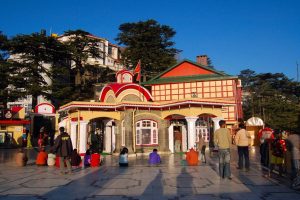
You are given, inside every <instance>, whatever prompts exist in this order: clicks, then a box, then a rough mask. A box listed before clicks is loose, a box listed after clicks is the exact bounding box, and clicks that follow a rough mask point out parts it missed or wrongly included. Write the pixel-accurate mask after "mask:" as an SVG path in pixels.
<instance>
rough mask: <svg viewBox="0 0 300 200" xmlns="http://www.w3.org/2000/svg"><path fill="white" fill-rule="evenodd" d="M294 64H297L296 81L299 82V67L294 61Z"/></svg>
mask: <svg viewBox="0 0 300 200" xmlns="http://www.w3.org/2000/svg"><path fill="white" fill-rule="evenodd" d="M296 65H297V82H299V67H298V62H297V61H296Z"/></svg>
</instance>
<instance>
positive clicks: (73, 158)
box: [71, 149, 81, 167]
mask: <svg viewBox="0 0 300 200" xmlns="http://www.w3.org/2000/svg"><path fill="white" fill-rule="evenodd" d="M80 162H81V157H80V155H79V154H78V152H77V149H73V151H72V155H71V166H73V167H78V166H79V165H80Z"/></svg>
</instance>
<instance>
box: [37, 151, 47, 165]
mask: <svg viewBox="0 0 300 200" xmlns="http://www.w3.org/2000/svg"><path fill="white" fill-rule="evenodd" d="M47 158H48V154H47V153H46V152H45V148H44V147H42V148H41V150H40V152H39V153H38V155H37V158H36V162H35V163H36V164H37V165H38V166H45V165H47Z"/></svg>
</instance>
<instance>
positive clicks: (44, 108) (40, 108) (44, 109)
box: [35, 103, 55, 114]
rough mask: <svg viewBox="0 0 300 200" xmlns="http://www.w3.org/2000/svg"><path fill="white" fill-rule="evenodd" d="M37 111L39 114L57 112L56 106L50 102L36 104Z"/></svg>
mask: <svg viewBox="0 0 300 200" xmlns="http://www.w3.org/2000/svg"><path fill="white" fill-rule="evenodd" d="M35 113H38V114H55V108H54V106H53V105H52V104H50V103H40V104H38V105H36V106H35Z"/></svg>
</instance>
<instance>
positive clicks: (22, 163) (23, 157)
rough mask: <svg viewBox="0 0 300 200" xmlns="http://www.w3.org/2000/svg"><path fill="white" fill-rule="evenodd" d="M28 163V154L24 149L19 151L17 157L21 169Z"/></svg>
mask: <svg viewBox="0 0 300 200" xmlns="http://www.w3.org/2000/svg"><path fill="white" fill-rule="evenodd" d="M27 161H28V157H27V155H26V153H25V152H24V151H23V149H19V151H18V153H17V155H16V164H17V166H19V167H24V166H26V164H27Z"/></svg>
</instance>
